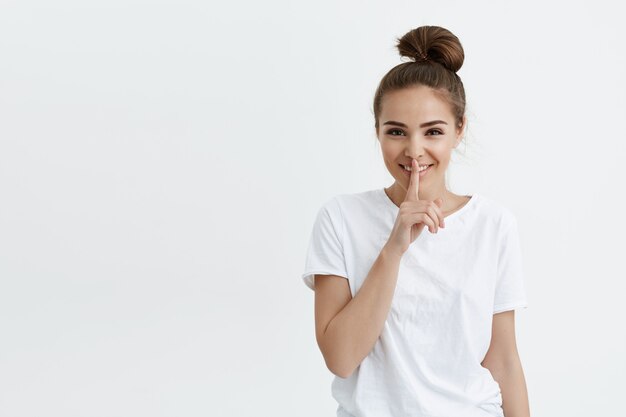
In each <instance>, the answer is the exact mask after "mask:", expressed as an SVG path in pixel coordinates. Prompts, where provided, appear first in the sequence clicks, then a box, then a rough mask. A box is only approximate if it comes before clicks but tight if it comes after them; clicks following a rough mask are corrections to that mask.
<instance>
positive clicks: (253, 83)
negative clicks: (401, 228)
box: [0, 0, 626, 417]
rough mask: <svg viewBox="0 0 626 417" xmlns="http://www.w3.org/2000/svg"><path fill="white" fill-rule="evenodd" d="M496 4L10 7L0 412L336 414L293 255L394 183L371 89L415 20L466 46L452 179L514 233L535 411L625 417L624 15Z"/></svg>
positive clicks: (299, 262) (3, 28)
mask: <svg viewBox="0 0 626 417" xmlns="http://www.w3.org/2000/svg"><path fill="white" fill-rule="evenodd" d="M503 3H504V2H500V3H497V4H496V3H495V2H487V1H474V2H460V1H458V2H457V1H439V2H408V1H385V2H363V1H342V2H335V1H315V2H307V3H303V2H293V1H271V2H252V1H247V2H234V3H230V4H226V3H224V2H221V3H220V4H215V3H207V2H203V1H190V0H188V1H180V0H178V1H138V0H123V1H120V0H108V1H90V2H85V1H78V0H75V1H70V0H58V1H55V2H49V1H15V0H14V1H10V0H5V1H2V2H1V3H0V57H1V58H0V415H3V416H11V417H22V416H48V417H52V416H62V417H73V416H81V417H82V416H106V417H113V416H150V417H157V416H187V417H193V416H236V417H242V416H255V417H256V416H322V415H325V416H332V415H334V413H335V409H336V403H335V401H334V400H333V399H332V398H331V396H330V382H331V379H332V374H331V373H330V372H329V371H328V370H327V369H326V367H325V365H324V361H323V358H322V356H321V353H320V352H319V350H318V348H317V345H316V342H315V336H314V317H313V293H312V292H311V291H310V290H309V289H308V288H307V287H305V285H304V284H303V282H302V281H301V279H300V274H301V272H302V269H303V267H304V264H303V263H304V254H305V250H306V245H307V243H308V238H309V233H310V230H311V226H312V223H313V219H314V215H315V213H316V212H317V210H318V208H319V206H320V204H321V203H322V202H323V201H325V200H326V199H328V198H330V197H331V196H333V195H335V194H338V193H351V192H359V191H363V190H367V189H372V188H377V187H384V186H388V185H390V184H391V182H392V177H391V176H390V174H388V173H387V171H386V168H385V166H384V164H383V162H382V159H381V156H380V151H379V148H378V145H377V143H376V139H375V136H374V131H373V123H374V120H373V114H372V110H371V109H372V98H373V95H374V90H375V88H376V86H377V84H378V82H379V80H380V78H381V77H382V76H383V75H384V74H385V73H386V72H387V71H388V70H389V69H390V68H392V67H393V66H395V65H397V64H399V63H400V62H401V61H400V58H399V55H398V54H397V51H396V50H395V47H394V43H395V38H396V37H398V36H401V35H403V34H404V33H405V32H407V31H408V30H410V29H412V28H415V27H418V26H421V25H425V24H430V25H439V26H444V27H446V28H448V29H450V30H451V31H452V32H453V33H455V34H456V35H457V36H458V37H459V38H460V40H461V42H462V44H463V46H464V49H465V53H466V60H465V63H464V65H463V68H462V69H461V70H460V71H459V75H460V76H461V77H462V79H463V82H464V84H465V87H466V92H467V97H468V116H469V130H468V137H467V140H468V142H467V144H468V145H467V148H466V152H465V156H459V155H457V156H456V157H455V158H454V159H453V166H451V168H450V171H449V174H450V177H449V182H450V184H451V188H452V190H453V191H454V192H456V193H466V194H470V193H472V192H479V193H483V194H486V195H489V196H490V197H492V198H494V199H497V200H499V201H500V202H502V203H503V204H505V205H506V206H508V207H509V208H511V209H512V210H513V212H514V213H515V214H516V215H517V218H518V221H519V225H520V234H521V241H522V246H523V255H524V262H525V263H524V267H525V272H526V277H527V282H526V285H527V290H528V300H529V308H528V309H526V310H523V311H521V312H518V313H517V314H516V316H517V324H516V327H517V340H518V347H519V350H520V355H521V358H522V362H523V365H524V370H525V374H526V381H527V384H528V390H529V399H530V406H531V411H532V414H533V416H541V415H545V416H550V415H560V416H569V417H575V416H590V415H615V414H616V413H617V412H618V410H621V405H620V403H619V401H616V399H619V398H621V394H622V392H623V390H624V388H625V386H624V382H623V376H624V374H625V373H626V362H625V359H624V352H625V348H626V334H625V332H624V330H623V322H622V321H621V320H620V317H622V316H623V311H622V306H623V304H621V303H622V302H623V300H622V298H623V297H624V289H625V285H624V282H625V278H626V274H625V273H624V272H625V271H624V267H623V261H624V244H623V241H624V234H625V232H626V227H625V224H626V220H625V216H624V209H626V203H625V199H624V186H623V179H624V178H625V175H626V168H625V164H624V163H623V161H624V159H626V145H625V143H626V138H625V135H624V130H623V127H622V124H623V121H624V113H625V112H626V102H625V101H624V93H625V86H626V83H625V81H624V74H626V64H625V58H624V53H623V50H624V46H623V41H624V39H625V35H626V33H625V30H624V26H623V24H622V23H623V22H622V19H621V16H622V15H621V14H620V13H618V10H619V6H618V5H617V4H615V3H614V2H609V1H595V2H561V3H559V2H541V3H540V2H534V4H533V3H532V2H531V3H529V2H527V1H525V2H517V4H506V5H505V4H503ZM461 148H463V147H461Z"/></svg>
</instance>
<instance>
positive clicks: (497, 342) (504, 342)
mask: <svg viewBox="0 0 626 417" xmlns="http://www.w3.org/2000/svg"><path fill="white" fill-rule="evenodd" d="M492 326H493V329H492V335H491V345H490V346H489V350H488V351H487V354H486V355H485V359H484V360H483V362H482V363H481V365H483V366H484V367H485V368H487V369H489V371H490V372H491V374H492V375H493V378H494V379H495V380H496V381H497V382H498V384H499V385H500V390H501V391H502V409H503V410H504V415H505V417H529V416H530V409H529V405H528V392H527V390H526V380H525V378H524V370H523V369H522V364H521V361H520V358H519V354H518V352H517V344H516V340H515V310H509V311H504V312H502V313H498V314H494V316H493V325H492Z"/></svg>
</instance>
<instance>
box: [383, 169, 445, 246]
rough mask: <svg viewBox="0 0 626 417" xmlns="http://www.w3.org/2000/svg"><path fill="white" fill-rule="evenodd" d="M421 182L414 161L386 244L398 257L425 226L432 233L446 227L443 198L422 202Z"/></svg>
mask: <svg viewBox="0 0 626 417" xmlns="http://www.w3.org/2000/svg"><path fill="white" fill-rule="evenodd" d="M419 182H420V179H419V167H418V165H417V161H416V160H415V159H412V160H411V179H410V180H409V188H408V189H407V193H406V196H405V198H404V201H403V202H402V204H400V210H399V211H398V217H397V218H396V222H395V224H394V225H393V229H392V230H391V234H390V235H389V239H388V240H387V243H386V244H385V247H386V248H387V249H388V250H390V251H391V252H392V253H395V254H397V255H398V256H402V255H403V254H404V252H406V251H407V249H408V248H409V245H410V244H411V243H413V242H414V241H415V239H417V237H418V236H419V235H420V233H422V230H423V229H424V226H426V225H428V229H429V230H430V232H431V233H437V232H438V231H439V228H440V227H445V223H444V221H443V213H442V212H441V206H442V205H443V200H442V199H441V198H438V199H436V200H435V201H430V200H420V199H419Z"/></svg>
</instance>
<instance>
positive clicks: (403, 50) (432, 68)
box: [374, 26, 465, 134]
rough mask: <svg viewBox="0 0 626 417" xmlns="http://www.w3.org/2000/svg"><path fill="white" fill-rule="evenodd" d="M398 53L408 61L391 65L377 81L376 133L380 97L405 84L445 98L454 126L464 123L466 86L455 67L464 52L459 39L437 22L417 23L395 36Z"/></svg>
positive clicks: (459, 63) (460, 60) (461, 62)
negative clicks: (417, 25) (416, 26)
mask: <svg viewBox="0 0 626 417" xmlns="http://www.w3.org/2000/svg"><path fill="white" fill-rule="evenodd" d="M396 40H397V41H398V43H397V44H396V47H397V48H398V51H399V52H400V56H401V57H408V58H410V59H411V61H410V62H404V63H402V64H399V65H396V66H395V67H393V68H392V69H391V70H389V72H388V73H387V74H385V76H384V77H383V78H382V80H381V81H380V84H379V85H378V88H377V89H376V94H375V95H374V119H375V123H374V127H375V128H376V133H377V134H378V129H379V118H380V112H381V107H382V100H383V97H384V96H385V94H387V93H389V92H392V91H397V90H401V89H404V88H407V87H414V86H418V85H424V86H428V87H431V88H432V89H433V91H434V93H435V94H436V95H437V96H438V97H440V98H441V99H442V100H444V101H446V102H447V103H448V104H449V106H450V110H451V112H452V114H453V116H454V122H455V126H456V128H457V129H460V128H461V127H463V126H462V125H463V116H464V115H465V88H464V87H463V82H462V81H461V78H460V77H459V76H458V75H457V71H458V70H459V69H460V68H461V66H462V65H463V60H464V59H465V53H464V52H463V47H462V46H461V42H460V41H459V39H458V38H457V37H456V36H455V35H454V34H453V33H452V32H450V31H449V30H448V29H445V28H442V27H440V26H420V27H418V28H416V29H413V30H411V31H409V32H407V33H406V34H405V35H404V36H403V37H402V38H396Z"/></svg>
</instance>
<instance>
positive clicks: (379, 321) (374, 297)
mask: <svg viewBox="0 0 626 417" xmlns="http://www.w3.org/2000/svg"><path fill="white" fill-rule="evenodd" d="M400 259H401V258H400V257H399V256H397V255H396V254H393V253H391V252H388V251H387V249H386V248H385V247H383V249H382V250H381V252H380V254H379V255H378V258H376V261H375V262H374V264H373V265H372V267H371V269H370V271H369V273H368V274H367V277H366V278H365V281H364V282H363V285H361V288H360V289H359V291H358V292H357V293H356V295H355V296H354V298H352V299H348V298H347V297H346V298H344V301H341V300H339V301H333V298H335V299H336V298H337V297H338V296H337V295H336V294H338V291H336V288H331V287H330V286H331V285H333V284H332V281H331V280H325V279H324V278H322V279H318V278H316V279H315V286H316V290H315V298H316V309H317V310H318V311H317V313H316V315H317V316H318V317H319V318H320V319H319V321H318V344H319V346H320V349H321V351H322V354H323V355H324V359H325V361H326V364H327V366H328V368H329V369H330V370H331V372H333V373H334V374H335V375H337V376H339V377H341V378H347V377H349V376H350V375H351V374H352V373H353V372H354V370H355V369H356V368H357V367H358V366H359V365H360V363H361V362H362V361H363V359H364V358H365V357H366V356H367V355H368V354H369V352H370V351H371V350H372V348H373V347H374V344H375V343H376V340H377V339H378V336H380V333H381V332H382V329H383V326H384V324H385V320H386V319H387V315H388V314H389V309H390V308H391V302H392V299H393V294H394V292H395V288H396V281H397V278H398V270H399V268H400ZM339 282H341V281H339ZM344 283H345V280H344ZM346 291H347V295H348V296H349V295H350V293H349V290H346ZM345 300H348V301H347V303H346V302H345ZM333 305H334V306H339V307H332V306H333ZM341 305H343V308H341V307H340V306H341ZM337 308H341V310H340V311H339V313H335V310H336V309H337ZM331 316H332V319H331ZM328 320H330V321H328Z"/></svg>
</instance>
